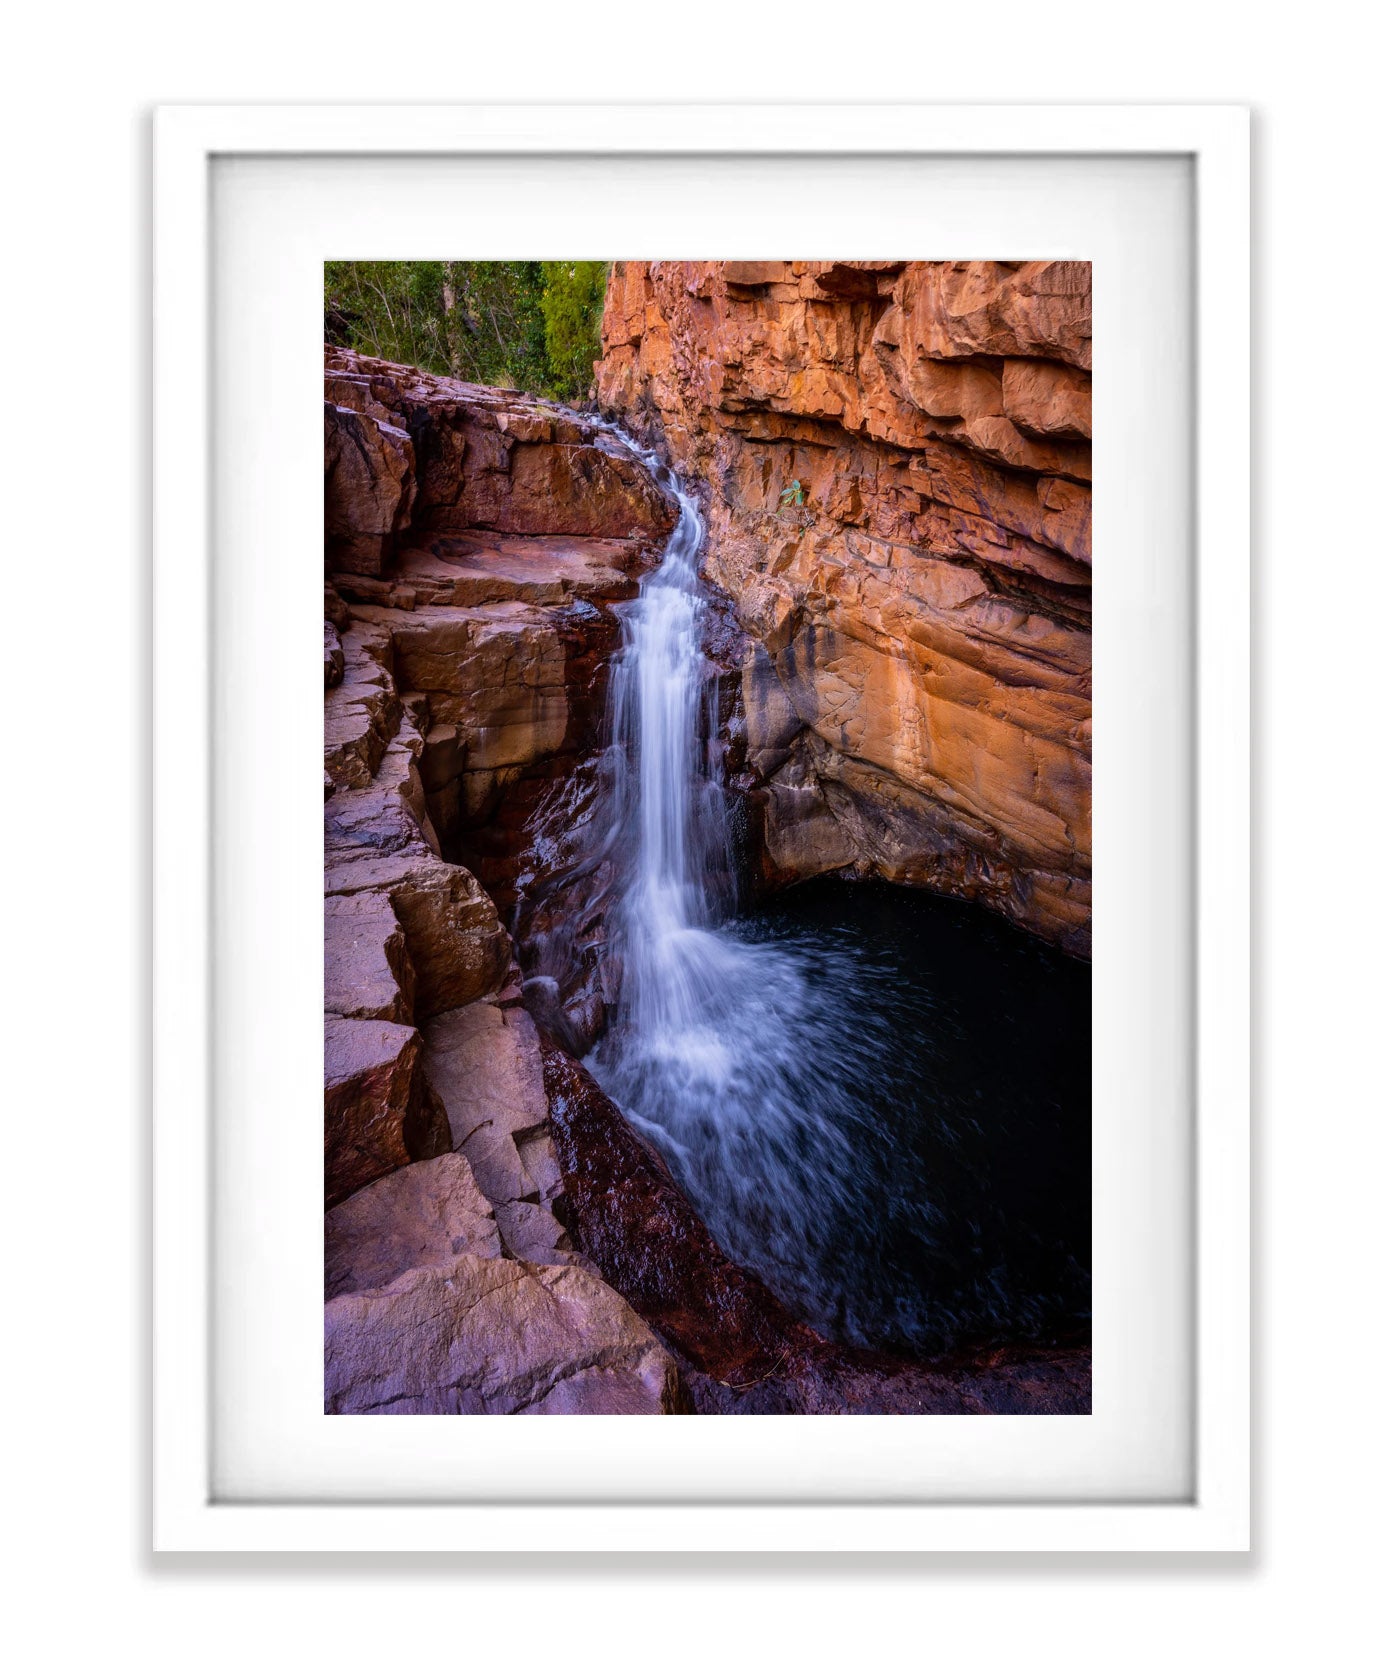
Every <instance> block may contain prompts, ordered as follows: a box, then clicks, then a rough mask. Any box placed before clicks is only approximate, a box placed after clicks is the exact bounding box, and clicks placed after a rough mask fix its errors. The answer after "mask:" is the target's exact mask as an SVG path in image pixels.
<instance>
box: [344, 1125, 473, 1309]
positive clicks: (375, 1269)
mask: <svg viewBox="0 0 1400 1680" xmlns="http://www.w3.org/2000/svg"><path fill="white" fill-rule="evenodd" d="M462 1254H474V1255H476V1256H477V1257H478V1258H479V1259H482V1260H499V1259H500V1258H501V1237H500V1232H499V1231H498V1230H497V1229H496V1216H495V1214H494V1213H492V1211H491V1204H490V1202H488V1201H487V1200H486V1198H485V1196H483V1195H482V1193H481V1191H480V1189H479V1188H478V1187H477V1182H476V1180H475V1179H474V1178H473V1177H472V1171H471V1168H470V1167H469V1166H468V1165H467V1163H466V1161H464V1160H463V1159H462V1157H461V1156H460V1155H439V1156H437V1157H436V1158H435V1159H433V1160H431V1161H418V1162H415V1163H414V1164H413V1165H412V1166H409V1167H404V1168H402V1169H401V1170H400V1171H399V1172H395V1173H390V1174H389V1176H388V1177H387V1178H381V1179H380V1180H379V1181H378V1182H377V1183H375V1184H371V1185H369V1186H368V1188H367V1189H364V1190H361V1191H359V1192H357V1193H356V1194H355V1195H353V1196H351V1197H350V1198H349V1200H348V1201H344V1202H342V1203H341V1204H340V1206H339V1207H334V1208H332V1209H331V1211H330V1212H329V1213H328V1214H327V1215H326V1247H325V1266H326V1299H327V1300H330V1299H331V1298H332V1297H333V1296H336V1295H350V1294H355V1293H357V1292H360V1291H363V1290H366V1289H379V1288H382V1287H383V1286H384V1285H385V1284H386V1283H392V1282H393V1281H394V1279H395V1278H396V1277H401V1276H402V1275H403V1273H404V1272H409V1271H414V1270H415V1269H418V1268H420V1267H423V1266H450V1265H451V1264H452V1262H453V1261H454V1260H456V1259H457V1257H458V1256H459V1255H462Z"/></svg>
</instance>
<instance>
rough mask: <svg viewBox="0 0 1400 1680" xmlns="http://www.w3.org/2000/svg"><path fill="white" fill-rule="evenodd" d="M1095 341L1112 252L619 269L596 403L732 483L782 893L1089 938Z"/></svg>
mask: <svg viewBox="0 0 1400 1680" xmlns="http://www.w3.org/2000/svg"><path fill="white" fill-rule="evenodd" d="M1091 347H1092V337H1091V300H1090V273H1089V267H1088V265H1087V264H1080V263H899V262H891V263H829V262H828V263H820V262H806V263H804V262H791V263H786V262H749V263H678V262H677V263H640V262H634V263H619V264H617V265H616V266H615V268H614V270H613V274H612V277H611V279H610V282H609V286H608V295H607V304H606V309H605V313H604V319H603V355H602V359H601V360H600V361H599V363H598V364H597V369H596V374H597V395H598V399H599V401H600V403H601V405H602V407H603V409H604V410H605V412H608V413H611V414H615V415H618V416H621V417H622V418H624V419H625V421H626V422H627V424H628V425H629V427H630V428H631V429H632V430H633V431H634V432H636V433H638V434H639V435H642V436H646V437H649V438H651V439H652V440H654V441H656V442H659V443H664V446H665V447H666V448H667V450H668V451H669V453H670V455H671V457H672V459H673V460H674V461H676V462H677V463H678V464H679V465H680V466H681V467H682V468H683V469H684V470H685V471H686V472H687V473H688V474H690V475H692V476H693V477H694V478H696V479H698V480H699V481H701V483H702V484H703V485H704V486H705V487H706V489H707V492H708V516H709V527H710V542H709V551H708V556H707V559H706V567H705V569H706V575H707V577H708V578H709V580H710V581H711V582H712V583H713V584H715V585H717V586H718V588H719V589H720V590H722V591H723V593H724V594H725V595H726V596H728V597H729V599H730V600H732V602H733V603H734V609H735V613H736V616H737V619H738V623H739V626H740V629H741V630H742V631H743V632H745V633H746V634H745V646H744V651H743V654H742V657H741V667H742V669H741V676H742V693H743V710H744V731H745V734H746V737H747V740H746V747H747V754H748V761H749V773H750V775H751V776H752V778H753V779H754V782H755V786H756V788H757V798H758V802H759V805H760V808H761V810H762V814H763V821H762V827H763V836H762V838H763V851H764V857H765V864H766V869H767V872H768V875H769V877H770V879H771V880H772V881H774V882H775V883H780V882H782V881H785V880H795V879H799V878H802V877H804V876H808V875H812V874H818V873H823V872H825V871H828V870H833V869H845V870H850V871H853V872H856V873H874V874H879V875H883V876H885V877H887V878H890V879H895V880H905V881H912V882H920V883H923V884H926V885H930V886H933V887H935V888H938V889H939V890H944V891H952V892H956V893H960V894H965V895H967V896H970V897H976V898H979V899H982V900H983V901H985V902H988V903H990V904H992V905H993V906H994V907H996V908H997V909H999V910H1001V911H1002V912H1003V913H1005V914H1007V915H1009V916H1011V917H1012V918H1014V919H1015V920H1017V921H1018V922H1020V923H1022V924H1023V925H1026V926H1029V927H1032V928H1034V929H1036V930H1037V931H1039V932H1041V933H1043V934H1045V935H1047V936H1049V937H1051V938H1054V939H1056V940H1057V941H1059V942H1060V943H1062V944H1064V945H1065V946H1067V947H1068V948H1070V949H1072V950H1076V951H1079V952H1082V953H1084V954H1087V951H1088V947H1089V924H1090V830H1089V818H1090V744H1091V709H1090V673H1091V665H1090V609H1091V590H1090V497H1091V491H1090V480H1091V471H1090V455H1091V446H1090V435H1091V426H1090V412H1091V396H1090V391H1091V374H1090V366H1091ZM794 480H796V481H797V482H798V484H799V485H800V486H801V492H802V503H801V505H800V506H796V505H789V506H784V505H783V504H782V500H781V498H782V496H783V493H784V490H785V489H786V488H787V487H788V486H790V485H791V484H792V483H793V482H794Z"/></svg>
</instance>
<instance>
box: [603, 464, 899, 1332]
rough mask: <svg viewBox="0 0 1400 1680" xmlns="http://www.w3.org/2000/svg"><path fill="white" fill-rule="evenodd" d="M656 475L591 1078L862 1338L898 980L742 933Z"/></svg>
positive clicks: (610, 845) (718, 1220)
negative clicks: (657, 531)
mask: <svg viewBox="0 0 1400 1680" xmlns="http://www.w3.org/2000/svg"><path fill="white" fill-rule="evenodd" d="M633 447H635V446H633ZM644 459H645V461H646V464H647V465H648V467H649V468H650V469H651V470H652V471H653V472H654V473H655V474H656V475H657V477H658V478H659V479H660V480H661V481H662V482H663V484H665V486H666V488H667V489H668V490H669V491H670V492H671V493H672V494H673V495H674V496H675V497H676V499H677V501H678V503H679V505H680V515H679V518H678V519H677V522H676V525H675V528H674V530H673V532H672V534H671V537H670V540H669V542H668V544H667V547H666V551H665V554H664V556H663V558H662V561H661V564H660V566H659V567H658V568H657V569H656V570H655V571H654V572H652V573H651V574H650V575H649V576H648V577H647V578H646V579H645V580H644V581H643V583H642V585H641V589H640V592H639V594H638V596H637V598H636V599H635V600H634V601H632V602H629V603H627V604H626V605H625V606H624V607H622V608H621V609H620V616H621V618H622V625H623V634H622V645H621V648H620V650H619V652H618V654H617V655H616V656H615V659H614V663H613V667H612V672H611V676H610V683H609V694H608V712H609V729H610V736H611V744H610V747H609V750H608V754H607V759H608V766H609V777H610V791H609V798H610V800H611V812H610V820H609V821H608V823H607V825H606V830H607V835H608V839H607V842H606V848H607V851H608V852H609V854H610V856H609V859H608V862H609V864H610V865H611V867H613V868H614V869H617V870H618V871H619V874H618V892H617V897H616V900H615V905H614V908H613V911H612V916H611V926H610V928H609V935H608V943H609V947H610V954H611V956H612V957H613V959H614V960H615V963H616V970H617V973H618V976H619V978H618V982H617V996H616V1004H615V1009H614V1016H613V1020H612V1022H611V1024H610V1026H609V1028H608V1030H607V1032H606V1033H605V1034H604V1036H603V1038H602V1040H601V1041H600V1043H599V1044H598V1046H597V1048H596V1049H595V1051H594V1053H593V1055H592V1056H591V1057H590V1058H589V1059H588V1064H587V1065H588V1066H589V1067H590V1069H591V1071H592V1072H593V1073H594V1074H595V1076H596V1077H597V1078H598V1080H599V1083H600V1084H601V1085H602V1086H603V1087H604V1089H605V1090H606V1091H607V1092H608V1093H609V1095H610V1096H612V1097H613V1099H614V1101H616V1102H617V1103H618V1104H619V1106H620V1107H622V1108H623V1110H624V1111H625V1112H626V1113H627V1115H628V1117H629V1118H630V1120H631V1121H632V1123H633V1125H634V1126H636V1128H637V1129H638V1130H639V1131H640V1132H642V1133H643V1135H644V1136H646V1137H648V1138H649V1139H650V1140H651V1141H652V1142H653V1143H654V1144H655V1145H656V1147H657V1148H658V1149H659V1150H660V1152H661V1154H662V1155H663V1156H664V1157H665V1159H666V1160H667V1162H668V1163H669V1165H670V1166H671V1168H672V1170H673V1171H674V1172H675V1174H676V1177H677V1179H678V1181H679V1182H680V1184H681V1186H682V1188H683V1189H684V1190H685V1191H686V1192H687V1194H688V1195H689V1197H690V1199H691V1200H692V1202H693V1203H694V1204H695V1205H696V1207H697V1208H698V1210H699V1211H700V1213H701V1214H702V1216H703V1217H704V1218H705V1220H706V1222H707V1224H708V1225H709V1227H710V1229H711V1231H712V1233H713V1234H714V1236H715V1237H716V1239H717V1241H718V1242H719V1243H720V1245H721V1246H722V1247H724V1248H725V1249H726V1250H727V1251H728V1252H729V1253H730V1254H731V1255H732V1256H733V1257H734V1258H735V1259H737V1260H739V1261H740V1262H741V1263H743V1264H748V1265H750V1266H752V1267H753V1268H754V1269H755V1270H757V1271H759V1272H760V1273H761V1275H763V1276H764V1277H765V1278H766V1279H767V1280H768V1281H769V1282H770V1284H772V1285H773V1287H774V1288H776V1289H778V1290H779V1292H780V1293H782V1294H784V1295H785V1297H786V1298H787V1299H788V1301H789V1303H790V1304H792V1305H793V1306H794V1307H795V1308H797V1309H798V1310H799V1311H803V1312H805V1314H806V1315H807V1316H808V1317H809V1318H810V1319H812V1320H814V1321H817V1322H824V1323H826V1324H828V1326H830V1327H834V1328H837V1329H842V1328H844V1329H845V1331H846V1332H847V1333H848V1334H851V1335H853V1336H855V1335H857V1334H858V1331H857V1329H856V1327H855V1326H854V1324H850V1323H844V1322H843V1312H842V1309H841V1304H840V1300H839V1297H840V1295H841V1289H840V1286H839V1283H838V1282H837V1281H836V1280H837V1278H838V1277H839V1274H840V1272H841V1270H842V1268H841V1267H840V1266H839V1265H837V1266H836V1267H835V1271H834V1273H833V1263H832V1261H833V1250H834V1249H835V1248H836V1247H838V1246H839V1245H840V1244H841V1243H842V1242H844V1241H845V1240H846V1237H843V1236H842V1235H841V1234H840V1232H839V1229H838V1227H839V1225H840V1219H838V1214H840V1215H841V1216H842V1217H844V1215H845V1212H846V1211H847V1210H849V1209H850V1208H852V1207H860V1206H864V1207H872V1206H873V1205H874V1204H876V1203H878V1204H880V1217H882V1218H884V1219H885V1220H887V1221H889V1220H890V1219H891V1218H892V1216H893V1210H892V1206H891V1203H892V1202H897V1201H898V1199H899V1195H900V1185H899V1175H900V1165H899V1162H898V1160H897V1159H892V1158H891V1157H892V1155H893V1154H897V1152H891V1151H889V1150H888V1149H887V1150H885V1151H884V1164H885V1165H886V1166H887V1167H888V1169H889V1174H890V1176H889V1177H883V1176H882V1175H881V1174H880V1173H878V1172H877V1171H876V1170H875V1164H876V1163H878V1162H880V1161H881V1158H882V1152H881V1150H880V1149H878V1148H874V1147H869V1144H870V1140H869V1139H868V1138H862V1137H861V1133H862V1129H863V1128H868V1126H869V1124H870V1121H869V1118H868V1097H869V1094H870V1092H871V1090H872V1085H873V1084H874V1083H878V1080H879V1073H878V1066H879V1059H880V1056H881V1054H882V1053H887V1051H888V1044H887V1043H882V1042H881V1041H882V1039H883V1037H884V1033H885V1031H886V1029H887V1026H888V1023H886V1022H884V1021H883V1020H882V1019H881V1018H880V1015H879V1012H878V1009H872V1001H873V1000H872V994H876V995H878V991H879V984H880V981H881V980H882V978H883V979H886V980H888V981H891V982H892V981H893V978H894V977H893V976H881V975H880V974H879V973H878V972H876V970H875V968H874V966H873V965H869V964H865V965H861V964H859V963H858V962H856V961H855V960H854V959H853V958H852V956H851V955H850V953H849V952H846V951H843V950H841V949H839V948H835V947H833V946H831V945H827V946H820V945H819V944H818V943H817V942H816V941H811V940H809V941H803V940H791V939H789V940H785V941H775V940H771V939H764V938H761V937H756V936H755V933H754V931H753V929H752V928H742V927H740V926H739V925H737V924H735V923H734V921H733V920H732V918H733V914H734V911H735V908H736V906H737V903H738V898H739V894H738V891H737V882H736V874H735V861H734V854H733V846H732V843H731V839H730V835H729V830H728V818H727V811H726V800H725V792H724V785H723V755H722V750H721V748H722V743H721V741H720V735H719V706H718V686H717V672H715V671H714V670H713V668H712V667H711V665H710V663H709V661H708V660H707V658H706V656H705V653H704V651H703V648H702V645H701V631H702V624H703V615H704V612H705V610H706V609H705V601H704V597H703V595H702V592H701V585H700V581H699V571H700V564H701V559H702V555H703V549H704V540H705V527H704V521H703V519H702V517H701V514H700V510H699V508H698V506H697V504H696V501H695V499H694V498H693V497H692V496H691V495H690V494H689V493H688V492H687V491H686V489H685V487H684V486H683V485H682V484H681V483H680V482H679V481H678V480H677V478H676V477H675V475H674V474H672V473H671V472H670V471H669V470H668V469H666V468H665V467H664V466H663V465H662V464H661V463H660V462H659V461H658V460H657V459H656V458H655V457H652V456H645V457H644ZM872 1217H873V1216H872ZM847 1236H848V1233H847ZM834 1297H835V1299H834ZM857 1316H859V1315H857Z"/></svg>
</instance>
